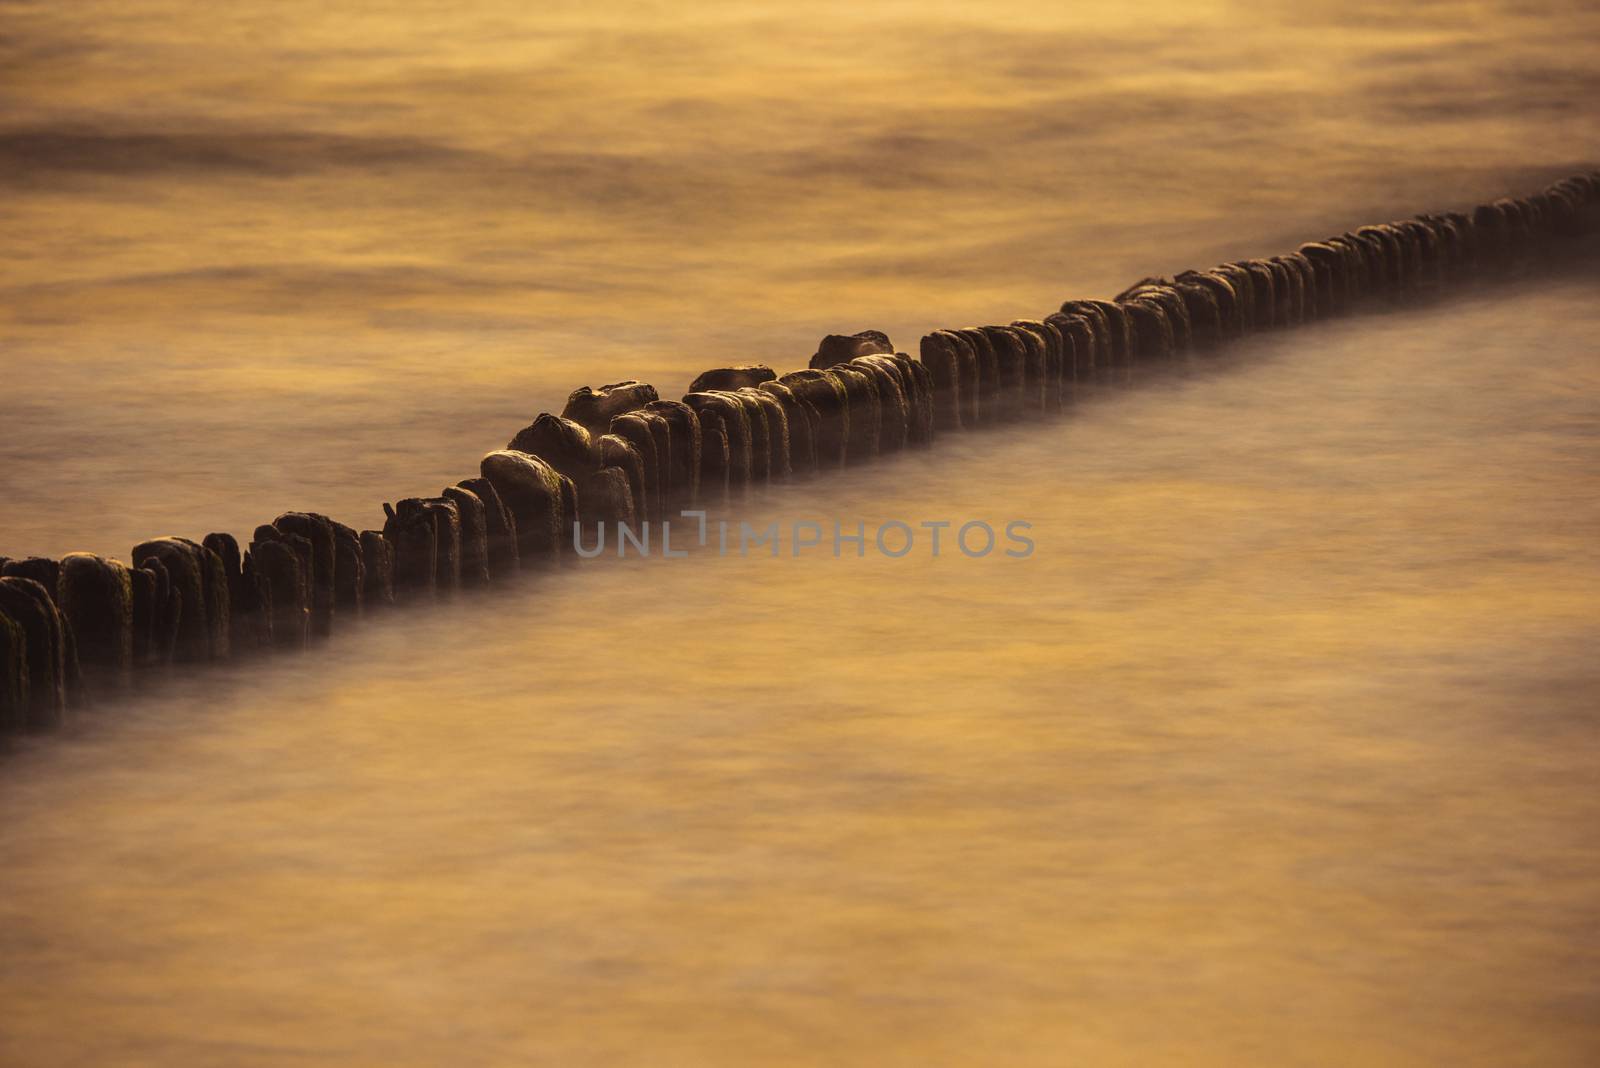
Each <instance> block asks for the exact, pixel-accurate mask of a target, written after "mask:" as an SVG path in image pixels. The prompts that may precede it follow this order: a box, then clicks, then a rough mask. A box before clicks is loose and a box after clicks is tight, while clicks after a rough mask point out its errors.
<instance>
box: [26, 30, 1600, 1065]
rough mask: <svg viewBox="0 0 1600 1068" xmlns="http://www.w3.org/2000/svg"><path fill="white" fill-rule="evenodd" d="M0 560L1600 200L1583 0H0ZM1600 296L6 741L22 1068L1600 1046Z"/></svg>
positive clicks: (1145, 403) (909, 460)
mask: <svg viewBox="0 0 1600 1068" xmlns="http://www.w3.org/2000/svg"><path fill="white" fill-rule="evenodd" d="M0 19H3V26H4V29H3V32H0V59H3V63H4V65H3V68H0V69H3V71H4V73H3V75H0V100H3V101H4V105H5V106H4V109H3V110H0V186H3V188H0V219H3V224H4V225H3V230H0V233H3V237H0V242H3V245H4V250H5V253H6V255H5V256H4V257H0V293H3V295H4V299H3V300H0V502H3V503H0V507H3V512H0V553H4V554H6V555H12V556H19V555H25V554H27V553H60V552H65V551H68V550H71V549H78V548H87V549H92V550H96V551H100V552H105V553H108V554H113V555H119V556H125V555H126V553H127V551H128V548H129V547H130V546H131V545H132V544H133V542H134V541H136V540H138V539H140V538H143V537H146V536H149V535H152V534H156V533H162V532H166V531H175V532H180V533H184V534H188V535H191V536H198V535H200V534H203V533H205V532H207V531H209V530H217V529H224V530H231V531H233V532H235V533H237V534H240V535H246V534H248V532H249V530H250V529H251V528H252V527H253V526H254V525H255V524H256V523H259V522H263V521H266V520H268V519H270V518H271V517H272V516H274V515H276V514H277V513H278V512H280V511H283V510H285V509H288V508H301V509H311V510H318V511H325V512H328V513H330V514H332V515H334V516H336V517H338V518H341V519H343V520H345V521H347V522H350V523H352V524H356V525H361V526H373V525H377V524H379V523H381V519H382V514H381V511H380V509H379V504H380V503H381V502H382V501H383V500H386V499H387V500H394V499H396V498H398V497H402V496H408V495H413V494H418V493H425V492H432V491H435V490H436V489H437V488H438V487H439V486H440V485H443V484H444V483H446V482H448V481H454V480H455V479H457V478H460V477H463V476H465V475H468V474H471V473H474V471H475V467H476V462H477V459H478V457H479V456H480V455H481V454H482V453H483V452H484V451H485V450H487V449H489V448H492V447H496V446H499V445H501V444H503V442H504V441H505V440H506V439H507V438H508V437H509V436H510V434H511V433H512V432H513V431H514V430H516V429H517V428H518V427H519V426H521V425H523V424H525V423H526V422H527V421H528V420H529V419H531V417H532V416H533V415H534V414H536V413H537V412H538V411H540V410H542V409H547V408H556V409H559V406H560V404H561V402H562V400H563V398H564V397H565V394H566V393H567V392H568V391H569V390H571V389H572V388H574V387H575V386H577V385H580V384H583V383H585V382H588V383H592V384H598V383H600V382H606V381H614V380H616V379H618V378H623V377H630V376H632V377H640V378H644V379H648V380H650V381H654V382H655V383H656V384H657V385H658V386H660V387H661V389H662V391H663V393H675V392H677V391H679V390H681V389H682V388H683V387H684V385H685V384H686V383H687V382H688V380H689V379H690V378H692V377H693V375H694V374H696V373H697V372H698V371H700V370H702V369H704V368H706V367H710V366H716V365H718V364H722V363H726V362H729V361H738V362H750V361H765V362H770V363H772V364H774V365H775V366H778V367H780V368H781V369H788V368H791V367H794V366H799V365H801V364H803V363H804V361H805V359H806V357H807V356H808V355H809V353H810V352H811V351H812V347H813V346H814V344H815V341H816V339H817V337H818V336H819V335H821V334H822V333H825V332H828V331H832V330H855V329H859V328H862V327H868V326H872V327H880V328H882V329H885V330H887V331H888V332H889V333H890V334H891V336H892V337H894V338H895V339H896V341H897V342H898V343H899V344H900V345H901V346H902V347H911V346H914V345H915V342H916V338H917V336H918V335H919V334H920V333H921V332H923V331H925V330H927V329H929V328H931V327H933V326H938V325H962V324H965V323H969V322H1004V321H1009V320H1010V319H1012V318H1015V317H1017V316H1020V315H1039V314H1041V313H1043V312H1046V311H1048V310H1050V309H1051V308H1052V307H1053V306H1054V305H1055V304H1056V303H1058V302H1059V301H1060V300H1061V299H1062V298H1063V297H1065V296H1069V295H1080V294H1082V295H1108V294H1110V293H1113V292H1115V291H1116V290H1117V289H1119V288H1121V287H1122V286H1123V285H1124V284H1126V283H1127V282H1130V281H1132V280H1134V279H1136V278H1138V277H1140V276H1143V275H1146V274H1154V273H1168V272H1172V271H1175V270H1180V269H1182V268H1184V267H1189V266H1204V265H1206V264H1209V263H1213V262H1216V261H1218V260H1221V259H1225V258H1231V257H1237V256H1243V255H1253V254H1258V253H1270V252H1275V251H1281V250H1285V249H1287V248H1288V247H1292V246H1293V245H1294V244H1296V243H1298V242H1299V241H1300V240H1302V239H1305V238H1308V237H1315V236H1319V235H1321V234H1324V233H1328V232H1332V231H1335V230H1342V229H1344V228H1346V227H1348V226H1351V225H1354V224H1357V223H1364V222H1369V221H1378V220H1382V219H1385V218H1389V217H1392V216H1395V215H1399V214H1403V213H1405V212H1408V211H1416V210H1421V209H1426V208H1442V207H1451V206H1459V205H1462V204H1470V203H1472V202H1474V201H1476V200H1481V199H1484V198H1487V197H1490V196H1494V195H1499V194H1501V193H1503V192H1508V191H1514V190H1520V189H1531V188H1534V187H1536V186H1538V185H1542V184H1543V183H1545V182H1547V181H1549V180H1551V179H1552V178H1554V177H1556V176H1558V175H1560V174H1563V173H1566V172H1567V171H1570V170H1574V169H1578V168H1579V167H1582V166H1589V167H1592V166H1595V165H1596V149H1595V148H1594V146H1595V144H1596V135H1597V133H1600V109H1596V107H1595V105H1594V100H1595V99H1596V96H1597V92H1600V74H1597V73H1596V71H1597V69H1600V68H1597V67H1596V64H1595V63H1594V61H1593V60H1594V56H1595V42H1596V40H1597V34H1600V12H1596V11H1595V10H1594V9H1593V8H1592V7H1591V6H1590V5H1587V4H1578V3H1573V4H1554V3H1551V4H1539V3H1523V4H1511V3H1505V4H1492V3H1483V4H1477V3H1449V4H1445V3H1439V4H1428V3H1422V4H1409V5H1391V4H1364V3H1358V4H1334V5H1309V4H1260V5H1254V4H1252V5H1243V4H1240V5H1233V4H1207V3H1188V4H1165V3H1156V4H1096V3H1088V4H1071V5H1066V4H1059V5H1055V4H992V3H988V4H980V3H967V2H953V3H937V4H933V3H926V2H924V3H917V4H911V3H874V4H832V3H823V4H811V5H806V6H805V8H804V10H803V11H802V10H801V9H800V8H799V7H797V6H791V5H770V6H765V5H757V4H752V3H728V4H698V5H695V6H693V7H689V6H686V5H675V4H629V5H596V4H584V5H578V4H550V5H537V6H535V5H525V4H514V3H497V2H494V0H457V2H454V3H449V4H445V3H437V4H434V3H408V4H403V5H355V4H337V3H327V2H319V3H303V2H300V0H279V2H275V3H270V4H269V3H259V2H256V0H249V2H240V3H234V4H228V5H215V6H211V7H204V8H202V7H201V6H198V5H193V4H186V3H178V2H166V3H162V2H157V0H122V2H119V3H110V2H98V0H84V2H50V3H44V2H39V3H4V4H0ZM1594 293H1595V279H1594V277H1593V276H1592V275H1580V276H1573V277H1569V278H1566V279H1563V280H1558V281H1542V282H1539V283H1537V284H1530V285H1526V286H1521V287H1515V288H1512V289H1510V290H1507V291H1505V292H1503V293H1498V294H1495V295H1494V296H1493V297H1492V298H1488V299H1486V298H1478V299H1473V300H1470V301H1468V302H1464V303H1460V304H1454V305H1448V306H1435V307H1429V308H1423V309H1418V310H1415V311H1408V312H1404V313H1399V314H1390V315H1377V316H1372V317H1367V318H1363V319H1353V320H1347V321H1343V322H1339V323H1335V324H1327V325H1323V326H1318V327H1315V328H1311V329H1308V330H1305V331H1301V332H1298V333H1296V334H1294V335H1292V336H1290V335H1282V336H1274V337H1265V338H1258V339H1256V340H1253V341H1250V342H1248V343H1246V344H1244V345H1241V346H1239V347H1237V348H1236V349H1234V350H1230V353H1229V355H1228V356H1227V357H1226V358H1224V359H1223V360H1222V361H1220V362H1219V363H1217V364H1216V365H1214V366H1210V367H1204V368H1199V369H1196V370H1195V371H1193V372H1192V373H1188V374H1184V375H1179V376H1175V377H1172V378H1169V379H1164V380H1160V381H1155V382H1151V383H1149V384H1147V386H1145V387H1144V388H1141V389H1139V390H1137V391H1133V392H1129V393H1124V394H1120V395H1116V396H1111V397H1103V398H1098V399H1096V400H1095V402H1094V403H1092V404H1090V405H1087V406H1085V407H1083V408H1082V409H1081V410H1080V411H1078V412H1076V413H1074V414H1073V415H1072V417H1071V418H1068V419H1065V420H1063V421H1061V422H1059V423H1056V424H1052V425H1050V426H1049V427H1043V428H1034V429H1030V430H1026V431H1021V432H1008V433H993V434H984V435H973V436H969V437H966V438H962V439H959V440H958V439H947V440H945V441H943V442H941V443H940V444H939V446H938V447H937V449H936V450H934V451H933V452H931V453H928V454H918V455H912V456H906V457H903V458H901V459H898V460H896V461H893V462H889V463H886V464H884V465H882V466H880V467H878V468H875V469H871V470H865V469H863V470H859V471H854V472H851V473H849V474H847V475H844V476H840V477H839V478H836V479H832V480H829V481H827V482H825V483H817V484H814V485H809V486H806V487H800V488H794V489H791V490H788V491H785V492H783V493H781V494H780V493H773V494H772V495H770V496H766V497H762V498H758V499H755V500H753V501H751V502H749V504H747V505H746V506H745V509H744V513H743V514H745V515H747V516H748V517H750V518H752V519H753V520H757V521H759V522H761V523H763V524H764V523H765V522H767V521H770V520H773V519H776V520H779V521H780V522H783V523H786V524H787V523H790V522H793V521H794V520H805V519H815V520H817V521H819V522H822V523H825V524H828V525H830V526H831V524H832V522H833V521H834V520H835V519H841V520H843V521H844V522H846V524H847V525H853V524H854V523H855V522H856V521H857V520H861V521H864V522H866V523H867V524H868V525H869V527H871V526H875V525H877V524H880V523H882V522H885V521H888V520H891V519H898V520H902V521H905V522H909V523H913V524H915V523H918V522H921V521H934V520H952V521H956V522H960V521H962V520H966V519H972V518H981V519H985V520H988V521H990V522H993V523H995V524H996V525H1000V524H1003V523H1004V522H1005V521H1007V520H1010V519H1023V520H1027V521H1029V522H1031V523H1032V524H1033V530H1032V536H1033V538H1034V540H1035V542H1036V544H1037V550H1036V551H1035V552H1034V554H1033V555H1032V556H1030V557H1028V558H1027V559H1010V558H1005V557H1003V556H1000V555H998V554H996V555H994V556H991V557H988V558H984V559H981V560H974V559H968V558H966V557H963V556H961V555H960V554H958V553H951V552H950V551H949V550H948V547H947V548H946V552H945V553H944V554H943V555H941V556H940V557H939V558H937V559H934V558H932V557H931V556H929V555H928V553H927V552H926V550H925V547H920V548H919V551H916V552H913V553H912V554H911V555H909V556H907V557H906V558H904V559H898V560H897V559H887V558H884V557H882V556H878V555H876V554H873V555H869V556H867V557H865V558H856V557H853V556H850V555H848V554H847V555H845V556H843V557H841V558H838V559H835V558H834V557H833V556H832V555H831V554H830V553H828V552H827V551H826V550H823V551H818V552H812V553H808V554H806V555H803V556H801V557H799V558H795V557H792V556H789V555H787V554H785V555H783V556H780V557H779V558H777V559H772V558H770V557H765V556H755V555H752V556H750V557H746V558H741V557H738V556H729V557H724V558H718V557H716V556H715V555H713V554H710V553H704V552H702V553H697V554H694V555H692V556H691V557H689V558H687V559H683V560H676V559H675V560H670V561H668V560H661V559H651V560H645V561H638V560H635V561H622V562H619V561H616V560H610V561H597V562H594V563H592V564H586V565H584V566H583V567H581V568H577V569H574V570H571V571H568V572H564V573H561V574H558V575H549V576H544V577H540V578H538V579H536V580H535V581H531V582H529V583H526V584H522V585H519V586H517V587H515V588H512V589H508V590H504V591H501V592H497V593H495V594H493V595H490V596H488V597H477V598H466V599H463V600H462V601H461V602H459V603H457V604H455V605H453V606H450V607H447V608H444V609H441V610H440V611H438V612H435V613H431V614H427V613H412V614H407V615H405V616H403V617H396V618H392V619H389V620H386V621H385V622H383V623H382V624H381V625H379V624H376V623H374V624H373V625H371V626H368V627H363V628H360V629H359V630H351V631H349V632H347V633H344V634H341V635H339V636H338V637H337V638H336V640H335V641H334V642H332V643H331V644H330V645H328V646H326V647H325V648H323V649H321V650H319V651H317V652H315V653H312V654H308V655H306V656H303V657H299V658H295V659H293V660H282V661H276V662H272V663H267V664H256V665H248V666H244V667H241V668H238V669H234V670H229V671H225V672H217V673H213V674H211V675H209V676H204V677H198V678H190V679H186V680H179V681H176V682H174V683H173V684H172V685H170V686H167V687H165V688H162V689H160V690H158V691H156V692H154V693H152V694H150V695H149V696H147V697H146V698H144V699H142V700H140V701H138V702H135V703H132V704H129V705H124V706H120V707H116V708H106V709H102V710H99V711H96V712H93V713H90V714H88V715H86V716H84V717H82V718H81V720H80V721H79V722H78V723H77V724H75V726H74V727H73V729H72V730H70V731H69V732H67V734H66V735H65V736H63V737H57V738H51V739H47V740H44V741H42V742H37V743H34V742H30V743H28V744H27V745H18V746H14V747H13V751H12V752H10V753H8V754H6V755H5V756H4V757H3V758H0V1006H3V1011H0V1064H5V1065H7V1066H9V1065H13V1064H15V1065H20V1066H30V1068H31V1066H55V1065H94V1066H99V1065H119V1066H120V1065H130V1066H131V1065H173V1064H184V1065H189V1064H193V1065H213V1064H215V1065H248V1066H254V1065H286V1064H307V1065H311V1064H316V1065H321V1064H328V1065H333V1064H338V1065H345V1064H358V1065H385V1066H389V1065H418V1066H421V1065H429V1066H432V1065H446V1064H448V1065H513V1064H514V1065H521V1064H549V1065H635V1064H640V1065H684V1066H697V1065H728V1066H733V1065H740V1066H744V1065H765V1064H779V1065H822V1064H829V1065H862V1066H868V1065H871V1066H878V1065H919V1066H921V1065H1050V1066H1056V1065H1122V1064H1126V1065H1151V1064H1174V1065H1177V1064H1182V1065H1241V1064H1248V1065H1273V1066H1276V1065H1349V1064H1385V1065H1388V1064H1393V1065H1440V1064H1474V1065H1506V1064H1527V1065H1585V1064H1592V1063H1595V1062H1596V1060H1597V1059H1600V939H1597V931H1600V890H1597V886H1600V834H1597V832H1596V830H1595V829H1596V828H1597V827H1600V789H1597V785H1600V783H1597V772H1596V768H1597V766H1600V764H1597V760H1600V733H1597V731H1596V727H1597V722H1596V721H1597V719H1600V701H1597V697H1596V695H1597V693H1600V667H1597V661H1596V658H1595V655H1594V650H1595V648H1596V645H1597V640H1600V610H1597V605H1600V549H1597V545H1600V540H1597V537H1596V535H1597V534H1600V484H1597V483H1596V480H1595V474H1594V472H1595V469H1596V464H1597V461H1600V400H1597V396H1600V364H1597V362H1596V360H1595V341H1594V339H1595V338H1596V337H1597V336H1600V309H1597V307H1596V303H1595V300H1594Z"/></svg>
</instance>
